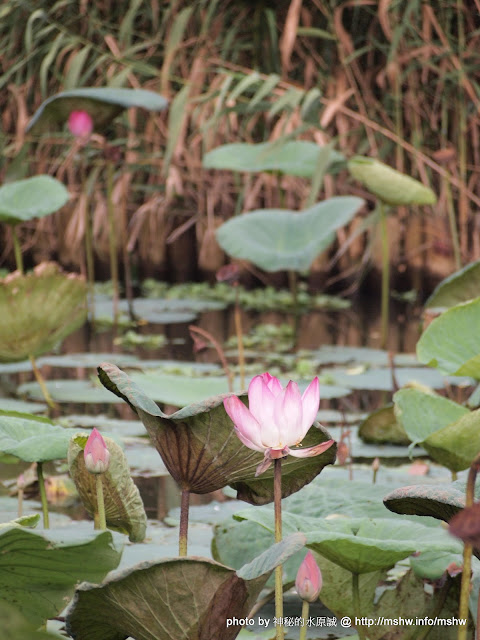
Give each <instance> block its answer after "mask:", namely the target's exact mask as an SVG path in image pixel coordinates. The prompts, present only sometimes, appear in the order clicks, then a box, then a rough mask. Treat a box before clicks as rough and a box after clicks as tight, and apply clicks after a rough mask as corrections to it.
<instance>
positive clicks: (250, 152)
mask: <svg viewBox="0 0 480 640" xmlns="http://www.w3.org/2000/svg"><path fill="white" fill-rule="evenodd" d="M325 150H327V151H328V152H329V153H328V155H329V157H328V164H327V166H332V165H333V164H338V163H339V162H342V161H344V157H343V155H342V154H341V153H338V151H334V150H330V149H327V148H326V147H322V146H319V145H318V144H315V143H314V142H309V141H308V140H290V141H288V142H281V141H275V142H261V143H260V144H248V143H246V142H236V143H234V144H225V145H222V146H221V147H217V148H216V149H212V151H209V152H208V153H206V154H205V155H204V157H203V166H204V167H205V169H228V170H230V171H248V172H252V171H280V172H281V173H288V174H290V175H292V176H301V177H304V178H311V177H312V176H313V175H314V174H315V171H316V169H317V166H318V164H319V161H320V157H321V155H322V153H324V152H325Z"/></svg>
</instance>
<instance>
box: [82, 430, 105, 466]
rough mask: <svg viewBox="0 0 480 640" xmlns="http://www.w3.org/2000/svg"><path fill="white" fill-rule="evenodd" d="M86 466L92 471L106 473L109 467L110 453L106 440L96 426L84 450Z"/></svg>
mask: <svg viewBox="0 0 480 640" xmlns="http://www.w3.org/2000/svg"><path fill="white" fill-rule="evenodd" d="M83 456H84V459H85V466H86V467H87V471H90V473H105V471H106V470H107V469H108V462H109V460H110V453H109V451H108V449H107V445H106V444H105V440H104V439H103V438H102V436H101V435H100V433H99V432H98V431H97V430H96V429H95V428H94V429H93V431H92V433H91V434H90V436H89V438H88V440H87V444H86V445H85V449H84V451H83Z"/></svg>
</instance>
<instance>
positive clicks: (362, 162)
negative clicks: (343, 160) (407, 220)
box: [348, 156, 437, 205]
mask: <svg viewBox="0 0 480 640" xmlns="http://www.w3.org/2000/svg"><path fill="white" fill-rule="evenodd" d="M348 170H349V171H350V173H351V174H352V176H353V177H354V178H355V179H356V180H358V181H359V182H361V183H362V184H364V185H365V186H366V187H367V189H368V190H369V191H370V192H371V193H373V194H374V195H376V196H377V198H379V199H380V200H382V201H383V202H385V203H386V204H391V205H409V204H435V202H436V201H437V198H436V197H435V194H434V193H433V191H432V190H431V189H430V188H429V187H426V186H425V185H423V184H422V183H421V182H419V181H418V180H415V179H414V178H411V177H410V176H406V175H404V174H403V173H400V171H397V170H396V169H392V167H389V166H388V165H386V164H383V162H379V161H378V160H374V159H373V158H366V157H364V156H354V157H353V158H352V159H351V160H349V161H348Z"/></svg>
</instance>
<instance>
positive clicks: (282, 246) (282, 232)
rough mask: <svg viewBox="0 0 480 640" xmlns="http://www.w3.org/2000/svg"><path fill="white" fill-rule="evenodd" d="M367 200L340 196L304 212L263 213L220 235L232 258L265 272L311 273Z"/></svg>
mask: <svg viewBox="0 0 480 640" xmlns="http://www.w3.org/2000/svg"><path fill="white" fill-rule="evenodd" d="M363 203H364V201H363V200H361V199H360V198H355V197H353V196H339V197H335V198H329V199H328V200H325V201H324V202H319V203H318V204H315V205H314V206H313V207H310V208H309V209H304V210H303V211H290V210H287V209H259V210H257V211H251V212H249V213H243V214H242V215H239V216H236V217H234V218H231V219H230V220H228V221H227V222H225V223H224V224H222V226H221V227H219V228H218V229H217V231H216V236H217V240H218V243H219V244H220V246H221V247H222V249H224V250H225V251H226V252H227V253H228V254H229V255H231V256H233V257H234V258H240V259H242V260H249V261H250V262H253V264H255V265H257V266H258V267H260V268H261V269H264V270H265V271H280V270H282V269H287V270H290V271H308V269H309V268H310V266H311V264H312V262H313V261H314V260H315V258H316V257H317V256H318V255H319V254H320V253H321V252H322V251H324V250H325V249H326V248H327V247H328V246H329V245H330V244H331V242H332V232H334V231H336V230H337V229H339V228H340V227H343V226H344V225H345V224H347V222H350V220H351V219H352V218H353V216H354V215H355V213H356V212H357V211H358V209H360V207H361V206H362V204H363Z"/></svg>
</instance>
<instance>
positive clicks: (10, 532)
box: [0, 524, 123, 627]
mask: <svg viewBox="0 0 480 640" xmlns="http://www.w3.org/2000/svg"><path fill="white" fill-rule="evenodd" d="M122 544H123V536H120V535H119V534H115V535H113V534H112V533H111V532H110V531H103V532H101V533H99V532H98V531H95V532H93V531H92V530H91V527H89V530H88V531H86V530H83V531H81V529H80V528H79V526H78V524H76V525H75V526H74V527H63V528H62V529H60V530H57V531H48V532H40V531H32V530H29V529H24V528H23V527H18V526H12V527H7V528H5V529H1V530H0V604H1V603H3V602H6V603H8V604H10V605H12V606H14V607H15V609H17V610H18V611H20V613H21V614H23V616H24V617H25V618H26V619H27V620H28V622H30V623H31V624H34V625H35V626H36V627H38V626H39V625H41V624H44V622H45V620H47V619H48V618H53V617H54V616H57V615H58V614H59V613H60V611H62V609H63V608H64V607H65V599H66V598H68V596H69V595H70V594H71V593H73V588H74V586H75V584H76V583H77V582H78V581H79V580H92V581H93V582H100V581H101V580H102V579H103V578H104V577H105V575H106V574H107V573H108V572H109V571H111V570H112V569H114V568H115V567H117V565H118V563H119V561H120V556H121V548H122Z"/></svg>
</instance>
